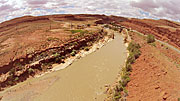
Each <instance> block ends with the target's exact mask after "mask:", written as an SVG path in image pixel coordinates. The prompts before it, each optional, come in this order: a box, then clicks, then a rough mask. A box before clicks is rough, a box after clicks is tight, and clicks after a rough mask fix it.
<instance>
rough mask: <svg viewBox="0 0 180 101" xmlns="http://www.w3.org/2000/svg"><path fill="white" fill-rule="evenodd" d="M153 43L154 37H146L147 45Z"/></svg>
mask: <svg viewBox="0 0 180 101" xmlns="http://www.w3.org/2000/svg"><path fill="white" fill-rule="evenodd" d="M153 42H155V37H154V36H153V35H151V34H149V35H148V36H147V43H153Z"/></svg>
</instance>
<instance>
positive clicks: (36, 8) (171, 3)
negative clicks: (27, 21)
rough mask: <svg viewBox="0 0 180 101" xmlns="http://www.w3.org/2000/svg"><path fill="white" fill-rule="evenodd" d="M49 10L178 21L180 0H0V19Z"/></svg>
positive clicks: (46, 12)
mask: <svg viewBox="0 0 180 101" xmlns="http://www.w3.org/2000/svg"><path fill="white" fill-rule="evenodd" d="M50 14H106V15H117V16H125V17H135V18H153V19H170V20H176V21H179V20H180V0H0V18H1V19H0V22H2V21H6V20H9V19H12V18H15V17H21V16H25V15H33V16H38V15H50Z"/></svg>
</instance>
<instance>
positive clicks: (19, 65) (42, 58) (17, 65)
mask: <svg viewBox="0 0 180 101" xmlns="http://www.w3.org/2000/svg"><path fill="white" fill-rule="evenodd" d="M105 35H107V33H106V32H104V31H102V30H101V31H99V32H96V33H91V34H87V35H85V36H83V37H79V38H77V39H72V40H70V41H68V42H66V43H64V44H61V45H60V46H58V47H52V48H48V49H44V50H42V51H39V52H34V54H27V55H26V56H24V57H21V58H19V59H16V60H14V61H11V63H9V64H8V65H5V66H3V67H1V68H0V73H1V77H0V89H1V90H2V89H3V88H5V87H8V86H12V85H15V84H16V83H18V82H22V81H24V80H26V79H27V78H28V77H29V76H34V75H35V74H36V73H39V72H45V71H48V70H49V68H52V66H51V65H52V64H53V63H63V61H64V59H65V58H68V57H70V56H71V54H70V53H72V52H74V51H76V53H77V52H78V51H79V50H80V49H81V47H86V46H89V45H92V44H88V43H93V42H95V41H98V40H100V39H102V38H103V37H104V36H105ZM3 69H4V70H3Z"/></svg>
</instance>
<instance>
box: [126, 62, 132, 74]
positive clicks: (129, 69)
mask: <svg viewBox="0 0 180 101" xmlns="http://www.w3.org/2000/svg"><path fill="white" fill-rule="evenodd" d="M126 71H128V72H129V71H132V67H131V64H130V63H127V64H126Z"/></svg>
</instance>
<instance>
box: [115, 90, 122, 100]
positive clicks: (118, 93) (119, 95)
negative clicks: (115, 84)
mask: <svg viewBox="0 0 180 101" xmlns="http://www.w3.org/2000/svg"><path fill="white" fill-rule="evenodd" d="M120 98H121V92H115V94H114V100H115V101H119V99H120Z"/></svg>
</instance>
